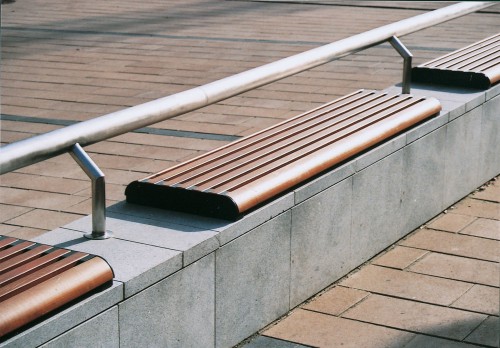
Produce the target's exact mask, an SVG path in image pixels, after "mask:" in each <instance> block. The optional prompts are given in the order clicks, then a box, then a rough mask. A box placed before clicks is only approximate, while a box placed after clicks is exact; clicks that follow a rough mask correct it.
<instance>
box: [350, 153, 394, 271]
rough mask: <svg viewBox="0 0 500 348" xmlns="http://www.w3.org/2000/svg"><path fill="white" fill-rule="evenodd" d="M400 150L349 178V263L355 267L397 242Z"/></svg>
mask: <svg viewBox="0 0 500 348" xmlns="http://www.w3.org/2000/svg"><path fill="white" fill-rule="evenodd" d="M402 176H403V150H401V151H398V152H395V153H393V154H392V155H390V156H388V157H386V158H384V159H382V160H381V161H379V162H377V163H375V164H373V165H371V166H369V167H368V168H365V169H364V170H362V171H361V172H359V173H356V174H355V175H354V176H353V184H352V230H351V257H350V258H351V260H352V262H353V263H354V264H353V266H354V267H355V266H358V265H360V264H362V263H363V262H365V261H366V260H368V259H370V258H371V257H373V256H374V255H376V254H377V253H379V252H380V251H382V250H383V249H385V248H386V247H387V246H389V245H391V244H392V243H394V242H396V241H397V240H398V239H399V238H401V234H400V226H399V225H400V223H401V221H400V215H401V213H400V209H401V192H402V181H403V177H402Z"/></svg>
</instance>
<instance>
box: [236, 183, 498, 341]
mask: <svg viewBox="0 0 500 348" xmlns="http://www.w3.org/2000/svg"><path fill="white" fill-rule="evenodd" d="M477 206H481V207H482V208H483V209H481V210H480V209H477V208H476V207H477ZM485 211H487V213H486V214H485V213H484V212H485ZM484 215H488V217H484ZM499 250H500V180H498V178H497V180H496V181H492V182H490V183H489V184H488V185H487V186H485V187H482V188H481V189H480V191H476V192H474V193H472V194H471V195H469V196H468V197H467V198H465V199H463V200H461V201H460V202H458V203H457V204H456V205H454V206H453V207H451V208H450V209H448V210H447V211H446V212H443V213H442V214H440V215H438V216H437V217H436V218H434V219H433V220H431V221H429V222H428V223H427V224H425V225H424V226H422V227H421V228H420V229H418V230H416V231H414V232H413V233H411V234H410V235H408V236H407V237H405V238H404V239H402V240H401V241H399V242H398V243H396V244H395V245H393V246H392V247H390V248H388V249H387V250H385V251H384V252H382V253H381V254H380V255H378V256H376V257H375V258H374V259H373V260H371V261H369V262H368V263H367V264H365V265H364V266H362V267H360V268H359V269H357V270H355V271H354V272H352V273H351V274H350V275H348V276H346V277H345V278H343V279H341V280H339V281H338V282H337V283H336V284H334V285H332V286H331V287H330V288H328V289H327V290H325V291H323V292H322V293H321V294H319V295H317V296H316V297H315V298H313V299H311V300H309V301H307V302H306V303H305V304H302V305H300V306H299V307H298V308H296V309H295V310H293V311H292V312H291V313H289V314H287V315H286V316H285V317H284V318H283V319H282V320H280V321H278V322H276V323H273V324H271V325H269V326H268V327H267V328H266V329H264V330H262V335H261V336H257V337H253V338H252V339H251V340H249V342H244V343H243V344H242V347H245V348H260V347H275V348H292V347H295V348H298V347H340V346H342V347H498V345H499V343H500V341H499V335H498V334H499V331H500V330H499V328H500V322H499V285H500V269H499V261H500V259H499V258H500V254H499V252H498V251H499Z"/></svg>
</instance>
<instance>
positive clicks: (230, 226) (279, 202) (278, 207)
mask: <svg viewBox="0 0 500 348" xmlns="http://www.w3.org/2000/svg"><path fill="white" fill-rule="evenodd" d="M293 205H294V194H293V192H289V193H287V194H285V195H283V196H281V197H278V198H276V199H274V200H272V201H271V202H269V203H267V204H265V205H264V206H262V207H260V208H257V209H256V210H254V211H251V212H249V213H247V214H246V215H245V216H243V217H242V218H241V219H240V220H238V221H236V222H229V221H227V222H226V225H224V226H221V227H219V228H216V229H215V230H216V231H217V232H219V234H218V235H217V238H218V239H219V243H220V245H224V244H227V243H229V242H230V241H232V240H234V239H235V238H238V237H240V236H242V235H243V234H245V233H247V232H248V231H250V230H252V229H254V228H255V227H256V226H259V225H262V224H263V223H265V222H266V221H269V220H271V219H272V218H274V217H276V216H278V215H280V214H282V213H283V212H285V211H287V210H290V209H291V208H292V207H293Z"/></svg>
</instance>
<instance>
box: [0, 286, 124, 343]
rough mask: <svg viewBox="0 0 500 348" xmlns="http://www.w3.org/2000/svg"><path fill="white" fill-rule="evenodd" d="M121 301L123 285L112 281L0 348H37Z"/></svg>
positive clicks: (9, 340)
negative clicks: (102, 288)
mask: <svg viewBox="0 0 500 348" xmlns="http://www.w3.org/2000/svg"><path fill="white" fill-rule="evenodd" d="M122 300H123V283H122V282H118V281H114V282H113V284H112V286H111V287H109V288H107V289H104V290H102V291H100V292H98V293H95V294H93V295H91V296H89V297H87V298H84V299H83V300H80V301H78V302H76V303H75V304H73V305H71V306H70V307H68V308H65V309H63V310H62V311H60V312H57V313H56V314H53V315H51V316H50V317H49V318H47V319H46V320H44V321H42V322H40V323H38V324H35V325H34V326H32V327H30V328H28V329H25V330H24V331H22V332H21V333H19V334H17V335H16V336H14V337H12V338H10V339H7V340H5V341H3V342H1V343H0V347H9V348H14V347H19V348H25V347H38V346H39V345H41V344H44V343H46V342H48V341H49V340H52V339H53V338H54V337H56V336H59V335H61V334H63V333H64V332H66V331H68V330H70V329H72V328H73V327H75V326H77V325H79V324H81V323H83V322H85V321H87V320H89V319H91V318H93V317H94V316H96V315H98V314H99V313H101V312H103V311H104V310H106V309H108V308H112V307H113V306H115V305H116V304H117V303H119V302H120V301H122Z"/></svg>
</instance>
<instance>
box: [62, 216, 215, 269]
mask: <svg viewBox="0 0 500 348" xmlns="http://www.w3.org/2000/svg"><path fill="white" fill-rule="evenodd" d="M91 226H92V223H91V216H87V217H84V218H82V219H80V220H77V221H75V222H73V223H71V224H68V225H66V226H65V228H67V229H72V230H77V231H80V232H86V233H90V232H91ZM106 226H107V227H106V228H107V229H109V230H110V231H112V232H113V233H114V236H115V238H118V239H121V240H128V241H131V242H137V243H141V244H147V245H152V246H156V247H161V248H166V249H171V250H175V251H181V252H183V266H186V265H188V264H190V263H192V262H194V261H196V260H198V259H200V258H201V257H203V256H205V255H208V254H209V253H211V252H212V251H214V250H215V249H217V248H218V247H219V241H218V240H217V238H216V237H215V236H216V235H217V232H215V231H212V230H204V229H203V228H199V227H193V226H188V225H179V224H175V223H172V222H169V221H168V220H167V219H147V218H142V217H137V216H133V215H126V214H119V213H117V212H110V213H109V214H108V216H107V218H106Z"/></svg>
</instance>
